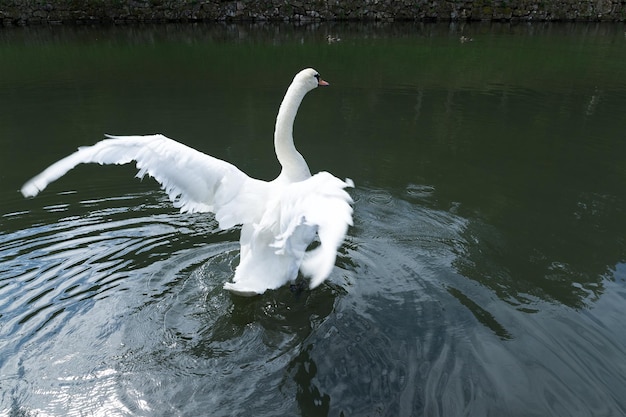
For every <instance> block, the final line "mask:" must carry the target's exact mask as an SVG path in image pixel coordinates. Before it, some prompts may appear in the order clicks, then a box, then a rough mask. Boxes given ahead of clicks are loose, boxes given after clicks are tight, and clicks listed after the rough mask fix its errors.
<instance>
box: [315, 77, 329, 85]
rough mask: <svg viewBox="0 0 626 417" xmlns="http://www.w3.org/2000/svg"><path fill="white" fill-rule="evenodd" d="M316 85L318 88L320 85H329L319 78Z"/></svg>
mask: <svg viewBox="0 0 626 417" xmlns="http://www.w3.org/2000/svg"><path fill="white" fill-rule="evenodd" d="M317 85H318V86H320V85H330V84H328V83H327V82H326V81H324V80H322V79H321V78H320V80H319V81H318V82H317Z"/></svg>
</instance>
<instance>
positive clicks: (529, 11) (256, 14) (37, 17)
mask: <svg viewBox="0 0 626 417" xmlns="http://www.w3.org/2000/svg"><path fill="white" fill-rule="evenodd" d="M325 21H331V22H332V21H337V22H342V21H346V22H376V21H379V22H393V21H403V22H410V21H414V22H479V21H482V22H485V21H487V22H489V21H491V22H624V21H626V2H622V1H621V0H595V1H588V0H575V1H572V0H560V1H540V0H534V1H527V0H495V1H494V0H475V1H438V0H430V1H425V0H417V1H416V0H411V1H410V0H400V1H398V0H365V1H339V0H317V1H310V2H307V1H300V0H256V1H243V0H240V1H217V0H213V1H199V0H169V1H168V0H131V1H121V0H91V1H89V0H57V1H45V0H0V26H4V27H10V26H28V25H97V24H135V23H187V22H233V23H235V22H295V23H298V22H300V23H308V22H325Z"/></svg>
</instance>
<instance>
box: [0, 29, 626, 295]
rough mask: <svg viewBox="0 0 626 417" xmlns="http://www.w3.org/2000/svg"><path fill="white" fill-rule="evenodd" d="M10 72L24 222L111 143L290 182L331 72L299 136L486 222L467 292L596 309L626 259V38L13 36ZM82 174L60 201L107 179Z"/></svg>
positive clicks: (1, 118) (315, 32)
mask: <svg viewBox="0 0 626 417" xmlns="http://www.w3.org/2000/svg"><path fill="white" fill-rule="evenodd" d="M328 34H332V35H336V36H338V37H340V38H341V41H339V42H336V43H332V44H329V43H328V42H327V41H326V36H327V35H328ZM461 35H463V36H468V37H471V38H472V39H473V40H472V41H471V42H465V43H463V42H460V36H461ZM0 62H2V68H1V69H0V71H1V77H0V92H1V94H2V97H3V99H2V100H1V101H0V154H1V156H0V161H1V163H2V166H3V167H4V168H3V174H2V182H1V192H2V195H3V199H4V201H5V203H4V207H3V210H2V211H3V212H5V213H6V212H12V211H19V210H23V209H24V207H32V205H33V204H34V205H36V204H37V203H31V202H26V203H25V202H23V201H22V200H21V198H20V197H19V195H17V193H16V190H17V189H18V188H19V187H20V185H21V184H22V182H23V181H24V180H26V179H27V178H29V177H30V176H32V175H33V174H35V173H36V172H38V171H39V170H40V169H41V168H43V167H45V166H46V165H47V164H49V163H50V162H52V161H54V160H55V159H57V158H59V157H61V156H63V155H65V154H67V153H68V152H70V151H71V150H73V149H74V148H75V147H76V146H79V145H82V144H89V143H93V142H95V141H96V140H98V139H99V138H101V136H102V134H103V133H115V134H126V133H127V134H131V133H154V132H161V133H164V134H167V135H169V136H171V137H174V138H176V139H178V140H180V141H182V142H185V143H187V144H189V145H191V146H194V147H196V148H198V149H200V150H202V151H204V152H207V153H210V154H213V155H215V156H217V157H220V158H224V159H226V160H229V161H230V162H233V163H235V164H236V165H238V166H240V167H241V168H242V169H244V170H245V171H246V172H248V173H249V174H251V175H253V176H257V177H260V178H264V179H271V178H272V177H273V176H275V175H276V174H277V173H278V166H277V164H276V162H275V159H274V155H273V150H272V147H271V135H272V131H273V122H274V117H275V114H276V110H277V108H278V104H279V102H280V99H281V97H282V94H283V92H284V90H285V88H286V86H287V84H288V81H289V80H290V79H291V77H292V76H293V74H294V73H295V72H296V71H297V70H299V69H301V68H302V67H304V66H314V67H315V68H316V69H318V70H319V71H320V72H321V73H322V75H323V76H324V78H326V79H328V80H329V81H330V82H331V86H332V87H331V88H329V89H325V90H324V91H315V92H314V93H313V94H312V95H311V97H308V98H307V100H306V101H305V103H304V104H303V108H302V111H301V112H300V114H299V116H298V120H297V124H296V140H297V142H298V146H299V148H300V150H301V152H302V153H303V154H304V155H306V158H307V160H308V161H309V163H310V165H311V167H312V168H313V170H315V171H317V170H328V171H331V172H333V173H335V174H336V175H338V176H344V177H346V176H349V177H351V178H353V179H354V180H355V181H356V183H357V185H358V184H367V185H370V186H373V187H380V188H384V189H388V190H391V191H393V192H396V193H398V194H399V195H403V190H404V189H405V188H406V187H407V186H411V185H415V184H417V185H420V184H424V185H428V186H434V189H435V200H434V202H433V201H430V202H429V203H428V204H434V205H435V206H436V208H440V209H445V210H454V211H455V212H456V213H458V214H461V215H462V216H464V217H467V218H468V219H470V226H469V227H468V229H467V231H466V234H467V240H468V242H476V243H475V244H474V243H471V244H468V245H467V247H466V250H465V252H463V253H461V254H460V256H459V260H458V262H457V264H456V268H457V269H458V270H459V271H460V272H461V273H462V274H463V275H465V276H467V277H469V278H471V279H474V280H477V281H479V282H481V283H482V284H483V285H485V286H487V287H488V288H490V289H492V290H493V291H495V292H496V293H497V294H498V295H499V296H500V297H501V298H503V299H506V300H508V301H510V302H511V303H513V304H523V305H525V304H529V303H532V298H533V297H539V298H541V299H547V300H551V301H557V302H560V303H563V304H566V305H569V306H576V307H580V306H582V305H584V304H585V303H586V302H588V301H589V300H593V299H594V298H595V297H598V296H599V295H600V294H601V293H602V291H603V290H602V288H603V286H602V282H603V280H604V279H606V278H607V277H610V276H611V274H612V269H613V268H614V267H615V265H616V264H619V263H621V262H624V261H625V258H626V256H625V250H624V239H623V236H624V235H626V222H625V220H624V215H623V214H624V197H625V193H624V187H623V185H624V183H625V180H626V169H625V168H624V164H623V160H624V158H623V155H624V151H625V150H626V149H625V142H624V140H623V133H624V125H623V122H622V115H623V114H625V111H626V83H625V82H624V80H626V69H625V67H624V65H623V63H624V62H626V39H624V36H623V26H622V25H520V26H510V25H489V26H481V25H478V26H475V25H473V26H454V25H453V26H447V25H407V24H402V25H399V24H398V25H370V26H360V25H338V24H328V25H319V26H317V27H300V28H295V27H292V26H288V25H285V26H280V25H279V26H275V25H261V26H255V27H249V26H226V25H190V26H154V27H150V26H147V27H122V28H116V27H108V28H26V29H11V30H5V31H3V32H1V33H0ZM82 172H83V173H88V174H83V175H79V174H76V175H75V176H73V177H71V178H70V179H67V182H65V183H59V184H55V185H54V186H53V188H52V191H55V190H56V191H59V190H66V189H68V188H69V189H74V188H76V189H78V190H81V189H83V190H88V189H89V188H90V187H95V186H94V185H93V184H94V182H95V181H100V180H101V178H100V177H99V174H96V172H101V171H100V168H97V169H94V170H85V171H82ZM111 172H113V171H111ZM116 172H117V171H116ZM120 172H121V171H120ZM110 175H111V176H112V177H115V176H118V177H119V178H120V180H119V184H117V186H116V187H117V188H118V190H117V191H116V192H120V193H121V192H124V189H125V188H124V187H128V188H127V189H129V190H130V189H131V187H137V185H136V184H135V183H131V182H128V181H126V180H125V178H126V177H127V176H128V171H124V172H123V173H120V174H116V173H112V174H110ZM96 176H98V177H96ZM122 176H123V177H124V180H122V179H121V177H122ZM54 187H56V188H54ZM48 198H52V197H48ZM68 198H69V199H71V198H72V197H67V196H64V197H63V198H62V199H63V200H68ZM76 198H79V197H76Z"/></svg>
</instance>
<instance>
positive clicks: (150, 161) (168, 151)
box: [21, 135, 261, 228]
mask: <svg viewBox="0 0 626 417" xmlns="http://www.w3.org/2000/svg"><path fill="white" fill-rule="evenodd" d="M132 161H135V162H136V166H137V169H138V173H137V175H136V176H137V177H138V178H143V177H144V176H145V175H149V176H151V177H153V178H154V179H155V180H156V181H158V182H159V183H160V184H161V186H162V187H163V189H164V190H165V192H166V193H167V195H168V197H169V199H170V200H171V201H172V202H173V204H174V206H175V207H177V208H179V209H180V210H181V212H190V213H194V212H213V213H216V218H217V220H218V222H219V223H220V227H222V228H228V227H231V226H234V225H235V224H238V223H243V222H246V221H249V220H250V219H251V218H253V217H254V213H253V212H251V211H250V210H249V209H248V210H246V209H245V208H243V207H240V208H239V209H238V210H237V209H236V208H237V207H239V203H238V202H237V199H238V198H243V197H241V196H240V192H241V190H242V189H244V188H253V186H252V184H254V183H261V181H258V180H253V179H251V178H250V177H248V176H247V175H246V174H244V173H243V172H241V171H240V170H239V169H238V168H237V167H235V166H234V165H232V164H229V163H228V162H225V161H222V160H221V159H217V158H214V157H212V156H209V155H206V154H204V153H202V152H199V151H197V150H195V149H193V148H190V147H188V146H186V145H183V144H182V143H179V142H176V141H174V140H172V139H169V138H167V137H165V136H163V135H145V136H111V135H107V139H104V140H102V141H100V142H98V143H96V144H94V145H92V146H86V147H81V148H79V149H78V150H77V151H76V152H74V153H73V154H71V155H69V156H67V157H65V158H63V159H61V160H59V161H57V162H55V163H54V164H52V165H51V166H49V167H48V168H46V169H45V170H44V171H43V172H41V173H40V174H39V175H37V176H35V177H34V178H32V179H31V180H30V181H28V182H26V183H25V184H24V186H23V187H22V189H21V192H22V194H23V195H24V196H25V197H34V196H36V195H37V194H38V193H39V192H41V191H42V190H43V189H44V188H46V186H48V184H50V183H51V182H53V181H55V180H57V179H59V178H60V177H61V176H63V175H65V174H66V173H67V172H68V171H70V170H71V169H73V168H74V167H76V166H77V165H79V164H84V163H98V164H101V165H105V164H117V165H122V164H128V163H130V162H132ZM258 194H259V193H258V192H257V193H256V194H253V195H252V196H249V197H248V198H254V196H255V195H256V197H257V198H261V196H260V195H258ZM248 207H250V206H248Z"/></svg>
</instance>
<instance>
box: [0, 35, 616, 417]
mask: <svg viewBox="0 0 626 417" xmlns="http://www.w3.org/2000/svg"><path fill="white" fill-rule="evenodd" d="M624 33H625V26H624V25H621V24H620V25H554V24H553V25H543V24H537V25H519V26H508V25H471V26H463V25H456V26H448V25H404V24H402V25H401V24H392V25H382V26H380V25H376V26H375V25H365V26H359V25H354V26H353V25H332V24H328V25H320V26H310V27H301V28H293V27H290V26H275V25H261V26H252V27H251V26H154V27H119V28H67V27H55V28H19V29H9V30H7V29H4V30H3V31H0V163H1V166H2V169H1V170H0V193H1V201H2V203H1V204H0V414H3V415H4V414H8V415H11V416H31V415H32V416H35V415H59V416H61V415H107V416H118V415H119V416H142V415H145V416H155V415H163V416H166V415H167V416H170V415H184V416H198V415H212V416H220V415H224V416H232V415H256V416H274V415H276V416H278V415H280V416H285V415H304V416H324V415H330V416H340V415H343V416H378V415H384V416H422V415H423V416H438V415H439V416H461V415H462V416H600V415H606V416H609V415H623V414H626V400H625V399H624V398H626V397H625V396H624V394H625V393H626V389H625V388H624V387H625V386H626V359H625V358H626V324H625V323H626V321H625V320H624V313H625V311H626V242H625V236H626V218H625V216H624V214H625V208H626V207H625V203H626V187H625V185H626V164H625V163H624V162H626V161H625V155H626V121H625V120H624V115H625V114H626V65H624V63H625V62H626V37H625V36H624ZM328 35H331V36H333V37H339V38H341V40H340V41H338V42H333V43H328V41H327V36H328ZM461 36H465V37H468V38H471V39H472V40H471V41H468V42H461V41H460V38H461ZM307 66H313V67H315V68H316V69H317V70H318V71H319V72H320V73H321V74H322V76H323V78H324V79H327V80H328V81H329V82H330V83H331V87H329V88H326V89H318V90H316V91H314V92H312V93H311V94H309V95H308V96H307V97H306V99H305V101H304V103H303V105H302V107H301V108H300V111H299V113H298V118H297V120H296V126H295V137H296V142H297V146H298V148H299V150H300V151H301V153H302V154H303V155H304V156H305V158H306V159H307V161H308V163H309V166H310V167H311V168H312V170H313V171H320V170H326V171H330V172H332V173H333V174H335V175H337V176H338V177H350V178H352V179H353V180H354V181H355V183H356V188H355V189H354V190H352V191H351V193H352V195H353V197H354V199H355V214H354V217H355V226H354V227H353V228H351V229H350V232H349V238H348V240H347V241H346V243H345V245H344V246H343V247H342V249H341V252H340V256H339V258H338V261H337V266H336V268H335V270H334V272H333V274H332V275H331V277H330V279H329V281H327V283H326V284H324V285H322V286H321V287H319V288H318V289H316V290H314V291H307V292H305V293H304V294H302V295H301V296H300V297H294V295H293V294H292V293H291V292H290V291H289V289H287V288H284V289H281V290H278V291H274V292H270V293H267V294H265V295H263V296H261V297H256V298H252V299H241V298H238V297H233V296H231V295H230V294H228V293H225V292H224V291H223V290H222V288H221V287H222V284H223V283H224V282H225V281H227V280H229V279H231V278H232V274H233V270H234V267H235V266H236V264H237V262H238V245H237V241H238V231H237V230H234V231H227V232H224V231H218V230H217V227H216V224H215V222H214V220H213V219H212V218H211V217H210V216H205V215H181V214H179V213H177V212H176V210H174V209H172V207H171V204H170V203H169V202H168V201H167V199H166V198H165V196H164V195H163V193H162V192H160V191H159V190H158V186H157V185H156V184H155V183H153V182H152V181H149V180H144V181H143V182H139V181H138V180H134V179H133V175H134V171H133V169H132V168H130V167H99V166H86V167H79V168H78V169H76V170H75V171H73V172H71V173H70V174H68V175H67V176H66V177H64V178H62V179H61V180H59V181H58V182H56V183H54V184H53V185H51V186H50V187H49V189H47V190H46V191H45V192H44V193H43V194H42V195H40V196H38V197H37V198H35V199H32V200H25V199H23V198H22V197H21V195H20V194H19V193H18V191H17V190H18V189H19V188H20V186H21V185H22V184H23V182H24V181H26V180H27V179H29V178H30V177H31V176H33V175H34V174H36V173H38V172H39V171H40V170H42V169H43V168H45V167H46V166H47V165H48V164H50V163H52V162H54V161H55V160H57V159H58V158H61V157H63V156H65V155H67V154H69V153H70V152H72V151H73V150H74V149H75V148H76V147H78V146H81V145H88V144H93V143H95V142H96V141H98V140H99V139H101V138H102V136H103V134H104V133H112V134H142V133H146V134H147V133H156V132H159V133H163V134H165V135H167V136H169V137H172V138H175V139H177V140H179V141H181V142H183V143H186V144H188V145H190V146H193V147H195V148H196V149H199V150H201V151H203V152H205V153H209V154H211V155H214V156H217V157H219V158H223V159H226V160H228V161H229V162H232V163H234V164H236V165H237V166H239V167H240V168H241V169H243V170H244V171H246V172H247V173H249V174H250V175H252V176H255V177H259V178H263V179H272V178H273V177H274V176H275V175H277V174H278V164H277V162H276V161H275V157H274V153H273V149H272V132H273V124H274V118H275V115H276V112H277V109H278V105H279V103H280V100H281V99H282V95H283V93H284V91H285V89H286V87H287V86H288V84H289V82H290V80H291V78H292V77H293V75H294V74H295V73H296V72H297V71H299V70H300V69H302V68H304V67H307Z"/></svg>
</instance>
